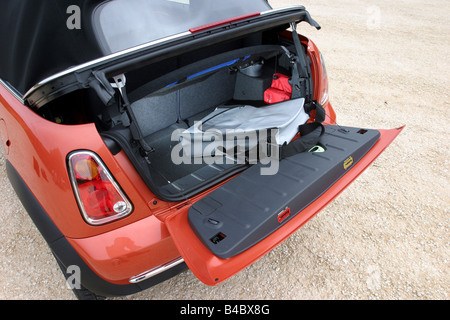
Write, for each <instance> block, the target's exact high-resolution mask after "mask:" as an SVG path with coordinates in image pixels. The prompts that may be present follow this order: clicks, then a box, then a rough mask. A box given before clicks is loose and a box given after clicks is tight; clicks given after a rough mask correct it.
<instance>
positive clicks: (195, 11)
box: [94, 0, 271, 54]
mask: <svg viewBox="0 0 450 320" xmlns="http://www.w3.org/2000/svg"><path fill="white" fill-rule="evenodd" d="M270 9H271V7H270V6H269V4H268V3H267V1H266V0H112V1H108V2H105V3H103V4H101V5H100V6H98V8H96V10H95V13H94V25H95V29H96V34H97V37H98V40H99V42H100V44H101V46H102V48H103V50H104V51H105V53H107V54H108V53H114V52H118V51H121V50H125V49H128V48H132V47H135V46H138V45H141V44H144V43H147V42H151V41H154V40H157V39H161V38H164V37H168V36H171V35H174V34H177V33H181V32H185V31H187V30H189V29H191V28H195V27H199V26H203V25H206V24H210V23H214V22H217V21H221V20H225V19H230V18H234V17H238V16H242V15H245V14H249V13H253V12H262V11H266V10H270Z"/></svg>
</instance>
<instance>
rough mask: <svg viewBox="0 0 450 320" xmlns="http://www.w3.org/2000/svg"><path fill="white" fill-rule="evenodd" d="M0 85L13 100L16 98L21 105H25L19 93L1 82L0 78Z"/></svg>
mask: <svg viewBox="0 0 450 320" xmlns="http://www.w3.org/2000/svg"><path fill="white" fill-rule="evenodd" d="M0 84H1V85H2V86H3V87H4V88H5V89H6V90H7V91H8V92H9V93H11V94H12V95H13V96H14V98H16V99H17V100H19V102H20V103H21V104H25V102H24V100H23V99H22V97H21V96H20V95H19V93H18V92H17V90H16V89H14V88H13V87H12V86H11V85H10V84H8V83H7V82H5V81H3V80H2V79H1V78H0Z"/></svg>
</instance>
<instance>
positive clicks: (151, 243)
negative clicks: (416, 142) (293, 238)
mask: <svg viewBox="0 0 450 320" xmlns="http://www.w3.org/2000/svg"><path fill="white" fill-rule="evenodd" d="M0 16H1V18H0V19H1V21H2V25H7V26H8V28H2V30H0V40H1V43H2V47H1V49H0V84H1V85H0V134H1V144H2V147H3V150H4V154H5V156H6V159H7V160H6V168H7V174H8V177H9V180H10V181H11V184H12V186H13V188H14V189H15V191H16V193H17V195H18V197H19V198H20V200H21V202H22V203H23V205H24V207H25V209H26V211H27V212H28V214H29V215H30V217H31V218H32V220H33V222H34V223H35V224H36V226H37V228H38V229H39V231H40V233H41V234H42V236H43V238H44V239H45V240H46V242H47V243H48V245H49V247H50V249H51V251H52V253H53V254H54V256H55V259H56V261H57V262H58V264H59V266H60V267H61V269H62V271H63V273H64V274H65V276H66V277H68V276H69V275H70V273H68V271H67V270H68V269H69V267H71V266H77V267H78V268H79V270H80V274H81V278H80V279H81V280H80V281H81V283H80V284H79V286H74V288H73V290H74V293H75V294H76V296H77V297H78V298H80V299H87V298H93V299H94V298H100V297H114V296H121V295H130V294H133V293H136V292H139V291H141V290H145V289H147V288H149V287H150V286H152V285H155V284H157V283H160V282H161V281H164V280H166V279H168V278H170V277H172V276H174V275H176V274H178V273H179V272H181V271H183V270H185V269H186V268H189V269H190V270H191V272H192V273H193V274H195V276H196V277H197V278H198V279H199V280H200V281H201V282H203V283H204V284H206V285H210V286H213V285H217V284H219V283H221V282H223V281H225V280H226V279H228V278H230V277H232V276H233V275H235V274H236V273H238V272H240V271H241V270H243V269H244V268H246V267H247V266H249V265H250V264H252V263H253V262H255V261H256V260H257V259H259V258H261V257H262V256H264V255H265V254H267V253H268V252H269V251H270V250H272V249H273V248H274V247H276V246H277V245H279V244H280V243H281V242H283V240H285V239H286V238H287V237H289V236H290V235H291V234H292V233H294V232H295V231H296V230H298V229H299V228H300V227H301V226H303V225H304V224H305V223H306V222H307V221H308V220H309V219H311V218H312V217H313V216H314V215H315V214H316V213H318V212H319V211H320V210H321V209H322V208H323V207H324V206H325V205H327V204H328V203H329V202H330V201H332V200H333V199H334V198H335V197H336V196H337V195H338V194H339V193H340V192H341V191H342V190H343V189H344V188H346V187H347V186H348V185H349V184H350V183H351V182H352V181H353V180H354V179H356V178H357V176H358V175H359V174H361V173H362V172H363V171H364V170H365V169H366V168H367V167H368V166H369V165H370V164H371V163H372V162H373V161H374V160H375V159H376V158H377V157H378V156H379V155H380V154H381V153H382V152H383V151H384V150H385V148H386V147H388V145H389V144H390V143H391V142H392V141H393V140H394V139H395V138H396V136H397V135H398V134H399V133H400V131H401V128H398V129H391V130H374V129H369V128H360V127H342V126H339V125H337V123H336V114H335V112H334V110H333V108H332V106H331V104H330V101H329V96H328V80H327V73H326V70H325V65H324V60H323V58H322V55H321V53H320V51H319V49H318V48H317V47H316V45H315V44H314V43H313V42H312V41H311V40H309V39H307V38H305V37H303V36H301V35H299V34H297V31H296V26H297V25H298V24H299V23H304V24H309V25H310V26H311V27H312V28H316V29H320V26H319V24H318V23H317V22H316V21H315V20H313V18H312V17H311V16H310V14H309V13H308V11H306V10H305V8H304V7H303V6H292V7H286V8H280V9H273V8H272V7H271V6H270V5H269V3H268V2H267V1H266V0H246V1H241V0H226V1H222V0H214V1H212V0H108V1H105V0H70V1H67V0H39V1H38V0H37V1H24V0H10V1H2V3H1V10H0Z"/></svg>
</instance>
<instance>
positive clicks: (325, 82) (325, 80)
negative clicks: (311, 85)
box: [320, 54, 328, 106]
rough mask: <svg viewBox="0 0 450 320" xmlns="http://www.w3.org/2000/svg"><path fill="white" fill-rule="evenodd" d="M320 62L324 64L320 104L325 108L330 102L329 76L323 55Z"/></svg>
mask: <svg viewBox="0 0 450 320" xmlns="http://www.w3.org/2000/svg"><path fill="white" fill-rule="evenodd" d="M320 62H321V64H322V91H321V92H320V104H321V105H322V106H323V105H324V104H325V103H326V102H327V101H328V74H327V68H326V67H325V61H324V59H323V57H322V54H320Z"/></svg>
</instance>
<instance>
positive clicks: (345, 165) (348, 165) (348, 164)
mask: <svg viewBox="0 0 450 320" xmlns="http://www.w3.org/2000/svg"><path fill="white" fill-rule="evenodd" d="M352 164H353V157H349V158H348V159H347V160H345V161H344V170H347V169H348V168H350V166H351V165H352Z"/></svg>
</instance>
